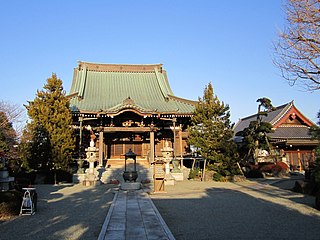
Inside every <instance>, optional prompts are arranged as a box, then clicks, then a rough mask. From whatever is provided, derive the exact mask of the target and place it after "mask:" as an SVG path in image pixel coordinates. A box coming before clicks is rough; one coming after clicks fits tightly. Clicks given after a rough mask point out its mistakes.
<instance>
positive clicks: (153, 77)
mask: <svg viewBox="0 0 320 240" xmlns="http://www.w3.org/2000/svg"><path fill="white" fill-rule="evenodd" d="M70 95H77V96H78V98H75V97H73V98H72V99H71V101H70V103H71V104H70V105H71V109H73V110H75V109H77V110H78V111H81V112H106V113H108V112H112V113H115V110H117V109H119V111H120V110H121V109H123V108H125V107H130V106H124V105H123V104H124V102H125V101H124V100H125V99H131V100H132V101H133V102H134V103H135V109H136V110H138V109H139V111H141V112H147V113H174V114H192V112H193V110H194V106H195V103H196V102H193V101H190V100H186V99H181V98H178V97H175V96H174V94H173V92H172V90H171V88H170V85H169V82H168V80H167V76H166V72H165V70H163V68H162V64H140V65H133V64H132V65H129V64H97V63H87V62H79V66H78V68H75V70H74V78H73V82H72V86H71V90H70ZM172 96H173V97H172ZM137 106H139V107H137Z"/></svg>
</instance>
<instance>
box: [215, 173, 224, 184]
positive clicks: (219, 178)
mask: <svg viewBox="0 0 320 240" xmlns="http://www.w3.org/2000/svg"><path fill="white" fill-rule="evenodd" d="M212 180H213V181H216V182H223V181H224V180H225V178H224V176H222V175H221V174H220V173H218V172H217V173H215V174H213V177H212Z"/></svg>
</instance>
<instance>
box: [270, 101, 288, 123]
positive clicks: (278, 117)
mask: <svg viewBox="0 0 320 240" xmlns="http://www.w3.org/2000/svg"><path fill="white" fill-rule="evenodd" d="M292 106H293V100H292V101H291V102H289V103H287V104H284V105H281V106H279V107H278V108H277V109H280V108H281V107H283V109H282V111H281V112H280V113H279V114H278V115H277V116H275V117H274V118H273V119H272V120H271V121H270V123H271V124H272V125H275V124H276V123H277V122H279V121H280V120H281V118H283V116H284V115H285V114H286V113H287V112H288V111H289V110H290V109H291V108H292Z"/></svg>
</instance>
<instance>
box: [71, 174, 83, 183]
mask: <svg viewBox="0 0 320 240" xmlns="http://www.w3.org/2000/svg"><path fill="white" fill-rule="evenodd" d="M85 176H86V174H85V173H75V174H73V176H72V182H73V183H82V182H83V181H84V180H85Z"/></svg>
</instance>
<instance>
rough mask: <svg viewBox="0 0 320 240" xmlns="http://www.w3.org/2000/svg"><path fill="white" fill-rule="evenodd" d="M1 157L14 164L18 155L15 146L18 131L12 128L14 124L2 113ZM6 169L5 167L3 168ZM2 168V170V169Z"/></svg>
mask: <svg viewBox="0 0 320 240" xmlns="http://www.w3.org/2000/svg"><path fill="white" fill-rule="evenodd" d="M0 123H1V125H0V157H1V156H2V157H5V158H6V159H7V163H6V164H9V162H12V161H13V160H14V159H15V157H16V154H17V151H16V148H15V145H16V144H17V141H16V131H15V130H14V128H13V127H12V123H11V122H9V119H8V117H7V115H6V113H4V112H1V111H0ZM1 167H4V166H1ZM1 167H0V168H1Z"/></svg>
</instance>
